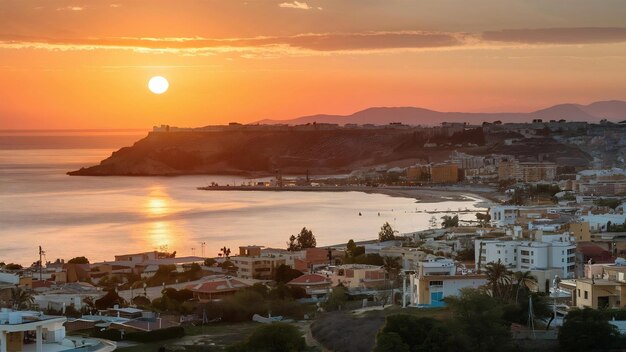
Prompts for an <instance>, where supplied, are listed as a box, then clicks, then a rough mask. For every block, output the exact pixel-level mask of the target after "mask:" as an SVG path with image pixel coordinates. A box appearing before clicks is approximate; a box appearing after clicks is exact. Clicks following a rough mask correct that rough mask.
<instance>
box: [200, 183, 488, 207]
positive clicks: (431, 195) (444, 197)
mask: <svg viewBox="0 0 626 352" xmlns="http://www.w3.org/2000/svg"><path fill="white" fill-rule="evenodd" d="M197 189H198V190H202V191H243V192H246V191H247V192H362V193H367V194H384V195H388V196H390V197H398V198H412V199H415V200H416V201H417V202H419V203H433V204H434V203H440V202H446V201H466V200H468V199H472V198H475V199H478V200H479V203H480V206H481V207H485V208H488V207H490V206H491V205H494V204H497V203H498V202H499V199H498V198H497V197H495V196H494V194H493V192H494V191H491V194H490V195H487V194H486V193H487V192H488V191H482V192H478V191H477V190H476V189H471V188H470V189H447V188H443V189H433V188H424V187H422V188H416V187H406V186H385V187H367V186H317V187H312V186H289V187H268V186H207V187H198V188H197ZM483 193H484V194H483Z"/></svg>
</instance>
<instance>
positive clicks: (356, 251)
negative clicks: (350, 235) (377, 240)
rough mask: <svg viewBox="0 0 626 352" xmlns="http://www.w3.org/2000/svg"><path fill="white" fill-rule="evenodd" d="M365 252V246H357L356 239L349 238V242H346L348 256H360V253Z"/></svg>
mask: <svg viewBox="0 0 626 352" xmlns="http://www.w3.org/2000/svg"><path fill="white" fill-rule="evenodd" d="M363 254H365V247H364V246H357V245H356V244H355V243H354V240H349V241H348V244H346V256H347V257H348V258H354V257H358V256H360V255H363Z"/></svg>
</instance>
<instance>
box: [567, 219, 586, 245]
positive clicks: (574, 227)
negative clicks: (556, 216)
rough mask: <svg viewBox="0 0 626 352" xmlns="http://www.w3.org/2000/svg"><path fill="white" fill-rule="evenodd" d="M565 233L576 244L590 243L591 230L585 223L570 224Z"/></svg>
mask: <svg viewBox="0 0 626 352" xmlns="http://www.w3.org/2000/svg"><path fill="white" fill-rule="evenodd" d="M567 231H568V232H569V233H570V235H571V236H574V238H576V242H589V241H591V230H590V228H589V223H588V222H585V221H578V222H570V223H569V224H568V225H567Z"/></svg>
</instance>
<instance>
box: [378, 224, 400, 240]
mask: <svg viewBox="0 0 626 352" xmlns="http://www.w3.org/2000/svg"><path fill="white" fill-rule="evenodd" d="M396 233H398V231H395V230H394V229H393V228H392V227H391V225H389V223H388V222H385V223H384V224H383V226H381V227H380V231H379V232H378V242H385V241H393V240H394V239H396Z"/></svg>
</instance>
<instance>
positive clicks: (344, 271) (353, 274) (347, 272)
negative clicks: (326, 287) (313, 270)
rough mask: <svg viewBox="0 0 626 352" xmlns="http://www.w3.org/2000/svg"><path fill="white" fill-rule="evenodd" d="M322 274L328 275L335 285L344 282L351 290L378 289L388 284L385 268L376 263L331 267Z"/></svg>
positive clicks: (321, 272)
mask: <svg viewBox="0 0 626 352" xmlns="http://www.w3.org/2000/svg"><path fill="white" fill-rule="evenodd" d="M320 274H322V275H327V276H328V277H329V278H330V280H331V282H332V285H333V286H337V285H339V284H342V285H344V286H345V287H347V288H348V289H350V290H370V289H378V288H384V287H385V286H386V285H387V274H386V272H385V270H384V269H383V268H382V267H380V266H376V265H366V264H345V265H339V266H335V267H329V270H323V271H320Z"/></svg>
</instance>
